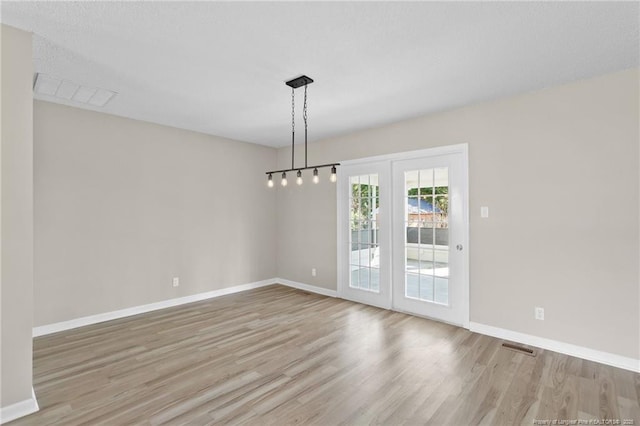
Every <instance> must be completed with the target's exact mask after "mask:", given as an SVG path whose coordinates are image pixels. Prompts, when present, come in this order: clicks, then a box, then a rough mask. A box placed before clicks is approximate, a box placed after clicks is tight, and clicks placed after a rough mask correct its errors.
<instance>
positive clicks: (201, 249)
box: [34, 101, 276, 326]
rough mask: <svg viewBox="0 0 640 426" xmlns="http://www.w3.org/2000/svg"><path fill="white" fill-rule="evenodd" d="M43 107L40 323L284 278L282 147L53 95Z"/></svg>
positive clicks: (39, 128)
mask: <svg viewBox="0 0 640 426" xmlns="http://www.w3.org/2000/svg"><path fill="white" fill-rule="evenodd" d="M34 115H35V123H34V129H35V130H34V132H35V133H34V141H35V237H36V238H35V260H36V262H35V325H37V326H39V325H46V324H51V323H55V322H59V321H65V320H69V319H74V318H79V317H82V316H87V315H93V314H98V313H103V312H109V311H113V310H117V309H123V308H128V307H132V306H137V305H142V304H146V303H152V302H158V301H162V300H167V299H171V298H175V297H181V296H186V295H191V294H196V293H201V292H206V291H211V290H215V289H220V288H223V287H230V286H233V285H237V284H246V283H250V282H255V281H259V280H264V279H268V278H273V277H275V276H276V266H275V265H276V258H275V256H276V253H275V250H274V249H273V247H275V244H276V230H275V226H274V224H275V208H276V206H275V202H276V199H275V197H274V195H273V193H272V192H271V191H269V189H268V188H267V187H266V185H265V179H264V177H265V176H264V171H265V170H268V169H272V168H274V167H275V165H276V150H274V149H272V148H267V147H262V146H258V145H253V144H248V143H239V142H237V141H231V140H226V139H223V138H218V137H213V136H206V135H203V134H199V133H194V132H189V131H185V130H179V129H175V128H170V127H164V126H160V125H156V124H151V123H145V122H141V121H135V120H130V119H125V118H120V117H116V116H112V115H107V114H102V113H97V112H91V111H86V110H81V109H76V108H70V107H66V106H61V105H57V104H52V103H47V102H40V101H36V102H35V110H34ZM176 276H179V277H180V286H179V287H175V288H174V287H173V286H172V278H173V277H176Z"/></svg>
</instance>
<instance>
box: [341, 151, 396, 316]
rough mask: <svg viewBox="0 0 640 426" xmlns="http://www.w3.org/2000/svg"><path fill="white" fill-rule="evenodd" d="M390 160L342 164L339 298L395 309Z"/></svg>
mask: <svg viewBox="0 0 640 426" xmlns="http://www.w3.org/2000/svg"><path fill="white" fill-rule="evenodd" d="M390 171H391V169H390V165H389V163H388V162H370V163H367V164H359V165H351V166H348V165H347V166H344V167H340V174H339V177H338V193H340V194H341V195H342V196H340V197H338V211H340V212H341V214H339V215H338V228H339V229H340V233H339V236H338V240H339V241H340V240H341V243H340V247H338V271H339V272H338V275H339V277H338V281H339V282H340V283H342V285H339V289H338V291H339V293H340V297H342V298H345V299H349V300H353V301H356V302H361V303H366V304H369V305H373V306H378V307H381V308H386V309H389V308H391V209H390V206H391V191H390V180H389V178H390V175H391V173H390Z"/></svg>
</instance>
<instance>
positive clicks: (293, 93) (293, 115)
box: [291, 87, 296, 169]
mask: <svg viewBox="0 0 640 426" xmlns="http://www.w3.org/2000/svg"><path fill="white" fill-rule="evenodd" d="M295 142H296V89H294V88H293V87H292V88H291V168H292V169H293V166H294V164H295V161H296V155H295Z"/></svg>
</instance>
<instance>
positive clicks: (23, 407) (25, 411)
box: [0, 388, 40, 424]
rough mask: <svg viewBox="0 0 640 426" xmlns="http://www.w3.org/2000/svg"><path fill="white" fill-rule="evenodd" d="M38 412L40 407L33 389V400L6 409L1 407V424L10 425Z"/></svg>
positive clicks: (29, 399)
mask: <svg viewBox="0 0 640 426" xmlns="http://www.w3.org/2000/svg"><path fill="white" fill-rule="evenodd" d="M38 410H40V407H38V400H37V399H36V393H35V392H34V391H33V388H31V398H28V399H25V400H24V401H20V402H16V403H15V404H11V405H8V406H6V407H0V424H4V423H9V422H10V421H12V420H15V419H19V418H20V417H24V416H27V415H29V414H32V413H35V412H36V411H38Z"/></svg>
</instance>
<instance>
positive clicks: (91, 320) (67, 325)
mask: <svg viewBox="0 0 640 426" xmlns="http://www.w3.org/2000/svg"><path fill="white" fill-rule="evenodd" d="M277 282H278V281H277V280H275V279H273V278H272V279H268V280H262V281H256V282H253V283H249V284H241V285H236V286H233V287H227V288H221V289H220V290H213V291H208V292H206V293H198V294H193V295H191V296H184V297H178V298H175V299H169V300H163V301H162V302H156V303H149V304H148V305H140V306H133V307H131V308H126V309H120V310H117V311H112V312H105V313H102V314H97V315H89V316H86V317H81V318H76V319H72V320H69V321H62V322H57V323H54V324H48V325H41V326H39V327H34V328H33V337H38V336H44V335H46V334H52V333H57V332H59V331H65V330H71V329H72V328H77V327H83V326H85V325H91V324H97V323H100V322H104V321H111V320H114V319H118V318H124V317H129V316H131V315H138V314H143V313H145V312H151V311H157V310H158V309H164V308H170V307H173V306H178V305H184V304H185V303H192V302H199V301H201V300H206V299H212V298H214V297H220V296H225V295H227V294H232V293H238V292H241V291H245V290H251V289H254V288H259V287H264V286H267V285H272V284H276V283H277Z"/></svg>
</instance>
